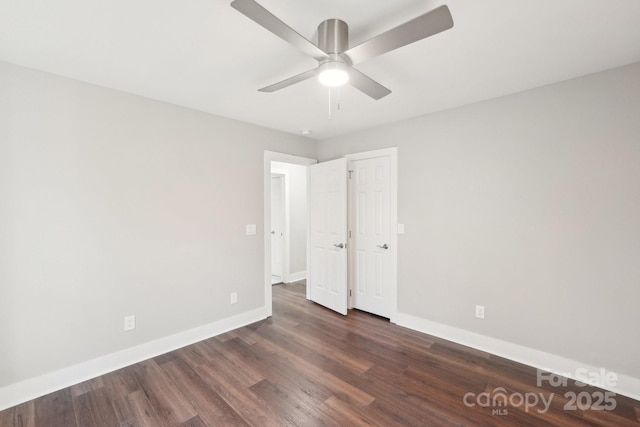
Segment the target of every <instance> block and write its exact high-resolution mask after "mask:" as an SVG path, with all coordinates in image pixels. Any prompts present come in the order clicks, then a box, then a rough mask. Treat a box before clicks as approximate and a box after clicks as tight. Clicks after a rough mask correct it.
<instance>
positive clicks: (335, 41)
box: [318, 19, 349, 54]
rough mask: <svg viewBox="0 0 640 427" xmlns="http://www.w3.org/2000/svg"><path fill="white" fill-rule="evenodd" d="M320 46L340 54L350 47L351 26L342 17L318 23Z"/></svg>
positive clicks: (327, 51)
mask: <svg viewBox="0 0 640 427" xmlns="http://www.w3.org/2000/svg"><path fill="white" fill-rule="evenodd" d="M318 47H319V48H320V49H322V50H323V51H325V52H326V53H335V54H339V53H342V52H345V51H346V50H348V49H349V26H348V25H347V23H346V22H344V21H341V20H340V19H327V20H326V21H323V22H322V23H321V24H320V25H318Z"/></svg>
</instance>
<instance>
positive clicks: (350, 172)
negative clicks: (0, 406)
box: [349, 171, 353, 179]
mask: <svg viewBox="0 0 640 427" xmlns="http://www.w3.org/2000/svg"><path fill="white" fill-rule="evenodd" d="M352 173H353V171H349V179H351V174H352Z"/></svg>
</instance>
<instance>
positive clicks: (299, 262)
mask: <svg viewBox="0 0 640 427" xmlns="http://www.w3.org/2000/svg"><path fill="white" fill-rule="evenodd" d="M271 165H272V168H275V169H284V170H286V171H288V172H289V236H288V238H289V271H288V274H296V273H301V272H305V271H306V270H307V167H306V166H302V165H294V164H291V163H282V162H272V164H271Z"/></svg>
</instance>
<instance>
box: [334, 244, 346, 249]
mask: <svg viewBox="0 0 640 427" xmlns="http://www.w3.org/2000/svg"><path fill="white" fill-rule="evenodd" d="M333 246H335V247H336V248H340V249H342V248H344V243H338V244H335V243H334V245H333Z"/></svg>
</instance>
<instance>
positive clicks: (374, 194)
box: [349, 157, 391, 317]
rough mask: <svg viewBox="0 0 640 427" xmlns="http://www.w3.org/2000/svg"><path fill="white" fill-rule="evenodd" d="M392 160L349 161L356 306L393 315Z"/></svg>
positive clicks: (384, 315) (351, 245)
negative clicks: (390, 173)
mask: <svg viewBox="0 0 640 427" xmlns="http://www.w3.org/2000/svg"><path fill="white" fill-rule="evenodd" d="M389 165H390V159H389V157H378V158H373V159H366V160H354V161H352V162H349V186H350V188H349V214H350V221H349V228H350V239H349V245H350V250H349V253H350V273H351V280H350V283H351V284H352V286H351V288H352V290H353V292H352V305H353V307H354V308H357V309H360V310H364V311H367V312H369V313H373V314H377V315H379V316H383V317H390V315H391V295H390V294H391V276H390V274H391V251H390V250H389V245H390V243H391V241H390V237H391V229H390V213H391V200H390V189H391V188H390V176H389V171H390V169H389Z"/></svg>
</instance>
